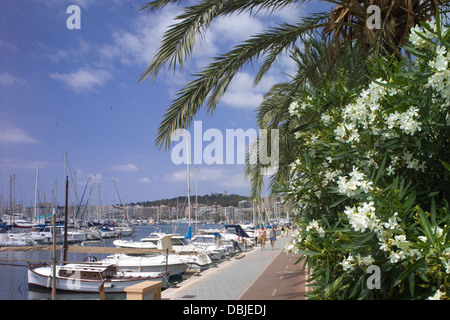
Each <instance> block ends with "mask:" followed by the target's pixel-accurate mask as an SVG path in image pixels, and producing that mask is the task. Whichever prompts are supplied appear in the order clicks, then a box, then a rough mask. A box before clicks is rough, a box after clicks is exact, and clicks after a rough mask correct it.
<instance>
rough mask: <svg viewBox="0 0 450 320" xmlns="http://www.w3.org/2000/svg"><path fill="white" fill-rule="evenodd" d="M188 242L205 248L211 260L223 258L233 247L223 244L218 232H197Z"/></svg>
mask: <svg viewBox="0 0 450 320" xmlns="http://www.w3.org/2000/svg"><path fill="white" fill-rule="evenodd" d="M189 244H190V245H194V246H196V247H198V248H201V249H203V250H206V251H207V252H208V255H209V257H210V258H211V259H212V260H221V259H224V258H225V257H227V256H229V255H230V253H231V251H232V248H233V246H232V245H223V244H222V241H221V240H220V235H219V234H197V235H195V236H194V237H193V238H192V239H191V241H190V242H189Z"/></svg>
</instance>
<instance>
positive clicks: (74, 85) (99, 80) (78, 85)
mask: <svg viewBox="0 0 450 320" xmlns="http://www.w3.org/2000/svg"><path fill="white" fill-rule="evenodd" d="M50 77H51V78H52V79H55V80H58V81H61V82H63V83H64V84H65V85H67V86H68V87H69V88H71V89H72V90H74V91H77V92H81V91H85V90H88V91H92V90H94V89H95V88H96V87H102V86H104V85H105V83H106V82H107V81H109V80H111V78H112V76H111V74H110V72H109V71H106V70H102V69H96V70H95V69H87V68H80V69H78V70H77V71H75V72H72V73H68V74H61V73H58V72H56V73H52V74H50Z"/></svg>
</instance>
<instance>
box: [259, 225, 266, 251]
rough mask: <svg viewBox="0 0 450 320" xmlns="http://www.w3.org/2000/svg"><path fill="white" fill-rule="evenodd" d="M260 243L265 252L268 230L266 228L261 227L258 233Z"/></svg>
mask: <svg viewBox="0 0 450 320" xmlns="http://www.w3.org/2000/svg"><path fill="white" fill-rule="evenodd" d="M258 238H259V243H261V250H264V246H265V245H266V230H265V229H264V226H261V229H260V230H259V233H258Z"/></svg>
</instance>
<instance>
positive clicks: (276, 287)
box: [162, 237, 305, 300]
mask: <svg viewBox="0 0 450 320" xmlns="http://www.w3.org/2000/svg"><path fill="white" fill-rule="evenodd" d="M289 241H290V237H288V238H286V237H278V238H277V241H276V243H275V248H274V249H272V248H271V245H270V243H267V244H266V249H265V250H261V248H260V247H257V248H254V249H253V250H252V251H250V252H246V253H243V254H241V255H239V256H238V258H231V259H230V260H228V261H224V262H222V263H220V264H219V265H218V267H217V268H209V269H208V270H205V271H204V272H202V273H201V274H200V275H198V276H195V275H194V276H191V277H190V278H188V279H186V280H185V281H182V282H180V283H179V284H178V286H177V287H175V288H169V289H166V290H164V291H163V292H162V299H166V300H169V299H170V300H238V299H239V300H276V299H283V300H287V299H295V300H299V299H304V296H305V274H304V273H303V272H301V263H299V264H296V265H294V263H295V262H296V261H297V260H298V258H299V256H298V255H293V254H286V253H285V252H284V247H285V245H286V244H287V243H288V242H289Z"/></svg>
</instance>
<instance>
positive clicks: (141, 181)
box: [138, 177, 151, 184]
mask: <svg viewBox="0 0 450 320" xmlns="http://www.w3.org/2000/svg"><path fill="white" fill-rule="evenodd" d="M138 182H140V183H145V184H149V183H150V182H151V181H150V179H149V178H147V177H144V178H141V179H139V180H138Z"/></svg>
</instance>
